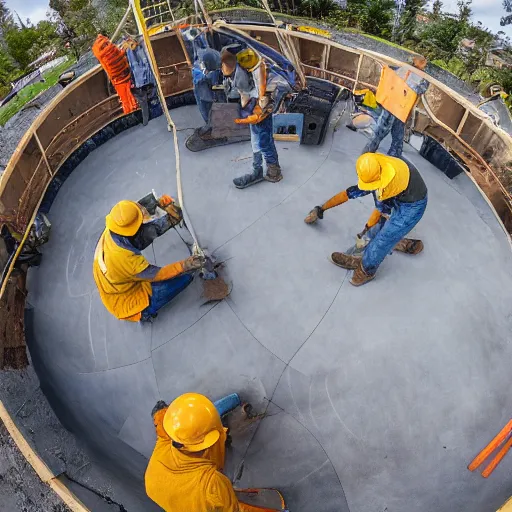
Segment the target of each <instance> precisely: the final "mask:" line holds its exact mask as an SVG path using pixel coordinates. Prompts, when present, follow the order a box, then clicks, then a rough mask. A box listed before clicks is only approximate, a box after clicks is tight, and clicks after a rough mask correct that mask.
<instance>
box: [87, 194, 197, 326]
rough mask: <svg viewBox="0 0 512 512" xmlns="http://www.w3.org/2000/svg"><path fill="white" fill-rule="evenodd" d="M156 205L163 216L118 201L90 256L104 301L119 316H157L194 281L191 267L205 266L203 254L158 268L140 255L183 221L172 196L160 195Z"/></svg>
mask: <svg viewBox="0 0 512 512" xmlns="http://www.w3.org/2000/svg"><path fill="white" fill-rule="evenodd" d="M158 207H159V208H162V209H163V210H165V211H166V215H164V216H162V217H160V218H158V219H153V220H150V219H151V217H150V214H149V213H148V211H147V210H146V209H145V208H144V206H142V205H141V204H139V203H136V202H134V201H120V202H119V203H117V204H116V205H115V206H114V207H113V208H112V210H111V212H110V213H109V214H108V215H107V217H106V228H105V231H104V232H103V234H102V235H101V237H100V239H99V241H98V245H97V247H96V252H95V254H94V263H93V275H94V280H95V282H96V286H97V287H98V291H99V293H100V297H101V300H102V302H103V304H104V305H105V307H106V308H107V310H108V311H109V312H110V313H112V314H113V315H114V316H115V317H116V318H119V319H120V320H131V321H133V322H138V321H150V320H151V319H152V318H155V317H156V315H157V312H158V311H159V310H160V309H161V308H162V307H163V306H164V305H165V304H167V303H168V302H169V301H170V300H172V299H173V298H174V297H175V296H176V295H178V294H179V293H180V292H182V291H183V290H184V289H185V288H186V287H187V286H188V285H189V284H190V283H191V282H192V279H193V276H192V275H191V271H193V270H196V269H199V268H201V266H202V265H203V261H202V258H200V257H198V256H190V257H189V258H187V259H185V260H183V261H178V262H176V263H171V264H170V265H166V266H165V267H158V266H156V265H151V264H150V263H149V262H148V261H147V260H146V258H145V257H144V256H143V255H142V251H143V250H144V249H145V248H146V247H148V246H149V245H150V244H151V243H152V242H153V240H154V239H155V238H157V237H159V236H161V235H163V234H164V233H165V232H166V231H168V230H169V229H170V228H171V227H173V226H175V225H176V224H178V223H179V222H180V220H181V210H180V209H179V207H178V206H176V205H175V203H174V201H173V200H172V198H171V197H169V196H162V197H161V198H160V199H159V200H158ZM152 213H153V212H152ZM145 217H146V218H148V221H147V222H144V218H145Z"/></svg>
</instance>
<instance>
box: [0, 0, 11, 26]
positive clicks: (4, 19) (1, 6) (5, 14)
mask: <svg viewBox="0 0 512 512" xmlns="http://www.w3.org/2000/svg"><path fill="white" fill-rule="evenodd" d="M11 24H12V15H11V12H10V11H9V9H8V7H7V4H6V3H5V0H0V28H2V29H3V28H5V27H6V26H8V25H11Z"/></svg>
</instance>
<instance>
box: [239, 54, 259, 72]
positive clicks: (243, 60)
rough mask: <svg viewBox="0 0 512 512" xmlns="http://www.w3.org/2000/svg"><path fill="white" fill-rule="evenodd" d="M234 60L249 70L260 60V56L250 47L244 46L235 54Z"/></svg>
mask: <svg viewBox="0 0 512 512" xmlns="http://www.w3.org/2000/svg"><path fill="white" fill-rule="evenodd" d="M236 60H237V61H238V64H240V66H242V67H243V68H244V69H247V70H248V71H251V70H252V69H253V68H254V67H255V66H256V65H257V64H258V62H259V61H260V56H259V55H258V54H257V53H256V52H255V51H254V50H253V49H252V48H246V49H245V50H242V51H241V52H238V53H237V54H236Z"/></svg>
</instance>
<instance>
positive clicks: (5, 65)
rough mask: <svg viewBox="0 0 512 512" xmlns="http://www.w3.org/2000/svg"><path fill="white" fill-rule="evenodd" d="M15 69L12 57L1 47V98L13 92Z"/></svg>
mask: <svg viewBox="0 0 512 512" xmlns="http://www.w3.org/2000/svg"><path fill="white" fill-rule="evenodd" d="M15 69H16V68H15V66H14V63H13V61H12V59H11V56H10V55H9V54H8V53H7V52H6V51H5V50H3V49H2V48H1V47H0V98H3V97H4V96H6V95H7V94H8V92H9V91H10V90H11V85H10V84H11V79H12V76H13V74H14V72H15Z"/></svg>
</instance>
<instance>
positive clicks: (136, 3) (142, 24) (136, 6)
mask: <svg viewBox="0 0 512 512" xmlns="http://www.w3.org/2000/svg"><path fill="white" fill-rule="evenodd" d="M131 1H132V2H133V3H132V7H133V10H134V14H135V18H136V20H137V25H138V27H139V31H140V32H141V34H142V37H143V39H144V43H145V45H146V51H147V53H148V57H149V64H150V66H151V69H152V71H153V75H154V76H155V81H156V85H157V90H158V96H159V99H160V104H161V105H162V110H163V112H164V114H165V117H166V119H167V124H168V127H169V130H171V131H172V136H173V143H174V157H175V162H176V187H177V191H178V202H179V204H180V208H181V211H182V213H183V219H184V220H185V223H186V224H187V227H188V230H189V232H190V236H191V237H192V239H193V240H194V245H193V249H192V251H193V253H194V254H197V255H201V256H204V251H203V249H202V248H201V246H200V244H199V239H198V238H197V235H196V232H195V231H194V227H193V226H192V221H191V220H190V217H189V216H188V213H187V210H186V208H185V199H184V197H183V184H182V180H181V160H180V147H179V142H178V130H177V128H176V124H175V123H174V121H173V119H172V117H171V114H170V112H169V109H168V107H167V103H166V101H165V96H164V92H163V89H162V85H161V82H160V72H159V70H158V65H157V62H156V58H155V54H154V52H153V47H152V45H151V41H150V39H149V34H148V31H147V27H146V21H145V19H144V15H143V13H142V10H141V8H140V0H131ZM198 1H199V5H200V6H202V3H201V2H200V0H198ZM202 8H203V9H204V7H202Z"/></svg>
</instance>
